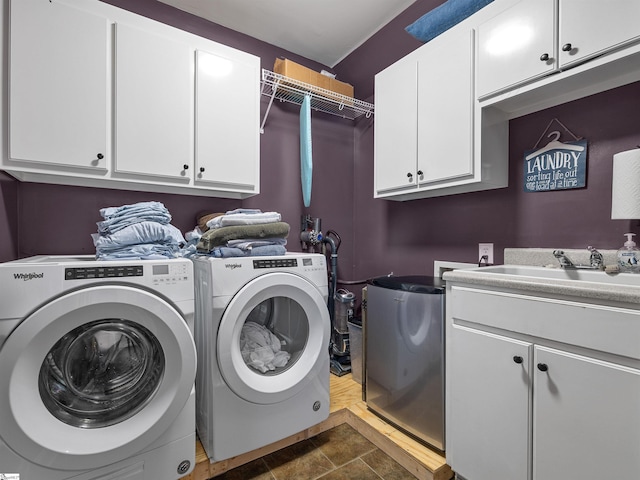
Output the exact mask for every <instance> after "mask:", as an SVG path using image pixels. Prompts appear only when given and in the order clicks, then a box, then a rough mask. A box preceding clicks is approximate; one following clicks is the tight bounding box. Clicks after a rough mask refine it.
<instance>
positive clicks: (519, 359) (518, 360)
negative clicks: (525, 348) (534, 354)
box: [513, 355, 524, 364]
mask: <svg viewBox="0 0 640 480" xmlns="http://www.w3.org/2000/svg"><path fill="white" fill-rule="evenodd" d="M513 361H514V362H516V363H518V364H519V363H522V362H523V361H524V360H523V358H522V357H521V356H520V355H514V356H513Z"/></svg>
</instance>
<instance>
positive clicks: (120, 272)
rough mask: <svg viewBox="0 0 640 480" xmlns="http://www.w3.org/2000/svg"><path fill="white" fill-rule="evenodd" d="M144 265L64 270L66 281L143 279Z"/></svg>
mask: <svg viewBox="0 0 640 480" xmlns="http://www.w3.org/2000/svg"><path fill="white" fill-rule="evenodd" d="M143 274H144V269H143V268H142V265H116V266H114V267H72V268H65V269H64V279H65V280H86V279H94V278H123V277H141V276H142V275H143Z"/></svg>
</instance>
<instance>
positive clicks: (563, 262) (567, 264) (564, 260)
mask: <svg viewBox="0 0 640 480" xmlns="http://www.w3.org/2000/svg"><path fill="white" fill-rule="evenodd" d="M553 256H554V257H556V258H557V259H558V262H560V268H576V266H575V265H574V264H573V262H572V261H571V260H569V257H567V256H566V255H565V254H564V252H563V251H562V250H554V251H553Z"/></svg>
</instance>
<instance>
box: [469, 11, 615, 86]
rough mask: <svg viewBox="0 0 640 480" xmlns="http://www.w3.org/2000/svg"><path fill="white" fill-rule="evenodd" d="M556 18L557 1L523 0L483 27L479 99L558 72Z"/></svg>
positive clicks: (481, 31)
mask: <svg viewBox="0 0 640 480" xmlns="http://www.w3.org/2000/svg"><path fill="white" fill-rule="evenodd" d="M603 8H604V7H603ZM556 17H557V16H556V6H555V2H554V0H522V1H521V2H519V3H517V4H516V5H514V6H513V7H511V8H509V9H508V10H505V11H504V12H503V13H501V14H499V15H497V16H495V17H494V18H492V19H491V20H489V21H487V22H486V23H483V24H482V25H480V27H479V29H478V80H477V81H478V83H477V88H478V96H479V97H480V98H482V97H483V96H485V95H487V94H490V93H493V92H497V91H500V90H503V89H506V88H509V87H512V86H514V85H517V84H519V83H522V82H526V81H530V80H533V79H535V78H538V77H541V76H544V75H547V74H549V73H552V72H554V71H556V70H557V67H558V62H557V42H556V32H557V18H556ZM545 55H546V57H545ZM545 58H547V59H546V60H545Z"/></svg>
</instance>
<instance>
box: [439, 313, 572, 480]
mask: <svg viewBox="0 0 640 480" xmlns="http://www.w3.org/2000/svg"><path fill="white" fill-rule="evenodd" d="M449 345H450V350H451V352H450V353H449V355H447V360H448V361H449V362H450V367H449V370H448V376H447V382H449V384H450V389H449V394H450V395H449V398H448V401H447V405H448V408H449V409H450V411H449V412H448V414H447V444H446V448H447V463H449V465H451V468H452V469H453V470H454V471H456V472H457V473H458V474H460V475H462V476H463V477H465V478H469V479H473V480H496V479H509V480H528V479H529V470H530V454H529V450H530V447H529V437H530V402H531V395H530V390H531V389H530V376H529V366H530V351H531V344H529V343H526V342H521V341H518V340H514V339H510V338H507V337H502V336H499V335H493V334H490V333H486V332H481V331H478V330H474V329H470V328H466V327H461V326H458V325H454V326H453V329H452V332H451V341H450V343H449ZM567 478H577V477H567Z"/></svg>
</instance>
